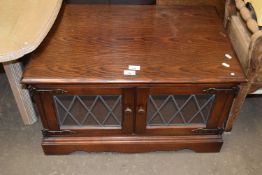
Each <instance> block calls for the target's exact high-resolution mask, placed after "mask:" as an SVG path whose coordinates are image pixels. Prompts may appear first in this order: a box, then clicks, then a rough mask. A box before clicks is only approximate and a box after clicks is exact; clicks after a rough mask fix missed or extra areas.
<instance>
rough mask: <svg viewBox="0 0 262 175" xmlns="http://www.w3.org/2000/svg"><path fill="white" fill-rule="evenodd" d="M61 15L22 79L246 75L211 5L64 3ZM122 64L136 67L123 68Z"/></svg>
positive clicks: (189, 79)
mask: <svg viewBox="0 0 262 175" xmlns="http://www.w3.org/2000/svg"><path fill="white" fill-rule="evenodd" d="M60 15H61V19H58V21H57V22H56V25H55V26H54V27H53V29H52V31H51V32H50V33H49V35H48V36H47V38H46V39H45V41H44V42H43V43H42V45H41V46H40V48H38V49H37V50H36V51H35V52H34V53H33V54H32V56H31V59H30V61H29V63H28V64H27V66H26V68H25V71H24V75H23V79H22V82H23V83H29V84H30V83H236V82H243V81H245V76H244V74H243V72H242V69H241V66H240V64H239V62H238V61H237V58H236V56H235V54H234V51H233V49H232V47H231V44H230V42H229V40H228V38H227V37H226V35H225V34H224V33H225V32H224V29H223V26H222V21H221V19H220V18H219V17H218V15H217V13H216V11H215V9H214V8H213V7H186V6H169V7H168V6H133V5H129V6H121V5H115V6H114V5H111V6H110V5H66V6H65V8H64V9H63V10H62V11H61V14H60ZM225 54H230V55H231V56H232V57H233V58H232V59H228V58H226V57H225ZM222 63H225V64H224V65H225V66H223V65H222ZM128 65H139V66H140V67H141V70H139V71H136V75H135V76H126V75H124V74H123V71H124V70H126V69H128ZM228 66H229V67H228Z"/></svg>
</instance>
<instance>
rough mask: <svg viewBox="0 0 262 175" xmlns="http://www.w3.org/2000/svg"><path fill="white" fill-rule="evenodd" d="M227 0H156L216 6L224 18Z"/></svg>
mask: <svg viewBox="0 0 262 175" xmlns="http://www.w3.org/2000/svg"><path fill="white" fill-rule="evenodd" d="M225 1H226V0H156V2H157V5H169V6H170V5H189V6H192V5H195V6H199V5H202V6H203V5H206V6H214V7H215V8H216V10H217V12H218V14H219V16H220V17H221V18H224V11H225Z"/></svg>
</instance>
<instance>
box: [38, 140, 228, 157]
mask: <svg viewBox="0 0 262 175" xmlns="http://www.w3.org/2000/svg"><path fill="white" fill-rule="evenodd" d="M222 145H223V140H222V138H221V136H183V137H178V136H176V137H174V136H166V137H157V136H154V137H143V136H139V137H136V136H132V137H80V138H76V137H68V138H65V137H63V138H59V137H58V138H44V139H43V142H42V147H43V149H44V152H45V154H48V155H54V154H56V155H57V154H70V153H72V152H74V151H87V152H98V151H100V152H101V151H102V152H108V151H110V152H113V151H116V152H125V153H137V152H150V151H172V150H182V149H191V150H194V151H195V152H219V151H220V149H221V147H222Z"/></svg>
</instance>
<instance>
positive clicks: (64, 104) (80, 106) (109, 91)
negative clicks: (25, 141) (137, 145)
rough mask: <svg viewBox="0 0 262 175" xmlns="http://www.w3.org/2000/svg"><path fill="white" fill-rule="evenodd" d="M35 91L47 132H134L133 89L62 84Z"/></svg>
mask: <svg viewBox="0 0 262 175" xmlns="http://www.w3.org/2000/svg"><path fill="white" fill-rule="evenodd" d="M36 92H37V93H36V94H35V99H36V100H38V102H37V104H38V109H39V111H40V113H41V119H42V123H43V125H44V130H43V132H44V133H43V134H44V135H46V136H58V135H59V136H94V135H95V136H99V135H104V136H107V135H109V136H110V135H123V134H130V133H132V132H133V119H134V117H133V111H134V89H131V88H99V87H85V86H79V87H75V86H74V87H69V86H64V87H59V89H57V88H42V89H38V90H37V91H36Z"/></svg>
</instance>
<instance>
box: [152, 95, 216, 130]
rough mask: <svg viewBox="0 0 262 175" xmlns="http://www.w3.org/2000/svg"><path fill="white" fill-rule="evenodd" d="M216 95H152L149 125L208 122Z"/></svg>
mask: <svg viewBox="0 0 262 175" xmlns="http://www.w3.org/2000/svg"><path fill="white" fill-rule="evenodd" d="M214 99H215V95H210V94H202V95H194V94H192V95H154V96H152V95H150V96H149V100H148V108H147V125H148V126H160V125H165V126H166V125H181V124H182V125H190V124H195V123H201V124H206V123H207V120H208V117H209V115H210V111H211V108H212V106H213V102H214Z"/></svg>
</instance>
